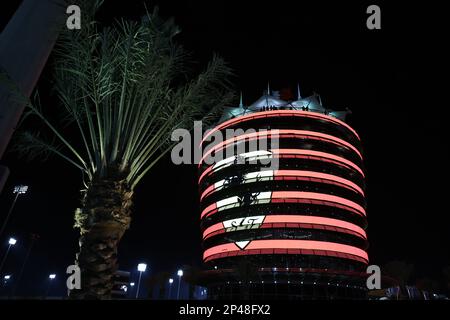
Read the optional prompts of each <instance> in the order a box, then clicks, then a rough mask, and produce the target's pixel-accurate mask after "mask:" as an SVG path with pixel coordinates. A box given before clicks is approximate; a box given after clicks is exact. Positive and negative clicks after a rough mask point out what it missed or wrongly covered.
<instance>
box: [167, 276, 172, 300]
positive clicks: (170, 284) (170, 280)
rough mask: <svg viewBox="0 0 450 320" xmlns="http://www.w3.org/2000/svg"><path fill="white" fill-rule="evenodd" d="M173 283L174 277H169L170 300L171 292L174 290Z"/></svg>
mask: <svg viewBox="0 0 450 320" xmlns="http://www.w3.org/2000/svg"><path fill="white" fill-rule="evenodd" d="M172 283H173V279H172V278H170V279H169V295H168V297H167V299H169V300H170V297H171V292H172Z"/></svg>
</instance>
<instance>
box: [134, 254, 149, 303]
mask: <svg viewBox="0 0 450 320" xmlns="http://www.w3.org/2000/svg"><path fill="white" fill-rule="evenodd" d="M137 269H138V271H139V281H138V285H137V290H136V299H137V298H138V297H139V289H140V287H141V276H142V272H145V270H147V265H146V264H145V263H139V264H138V266H137Z"/></svg>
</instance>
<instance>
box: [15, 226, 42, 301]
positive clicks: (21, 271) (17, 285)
mask: <svg viewBox="0 0 450 320" xmlns="http://www.w3.org/2000/svg"><path fill="white" fill-rule="evenodd" d="M37 237H38V236H37V235H35V234H33V235H32V236H31V244H30V247H29V248H28V251H27V255H26V256H25V260H24V261H23V263H22V267H21V268H20V272H19V275H18V276H17V280H16V281H14V283H15V284H14V286H13V289H12V292H11V295H12V296H14V294H15V293H16V291H17V289H18V288H19V283H20V280H21V279H22V275H23V271H24V270H25V266H26V264H27V262H28V258H29V257H30V253H31V249H32V248H33V245H34V242H35V241H36V239H37Z"/></svg>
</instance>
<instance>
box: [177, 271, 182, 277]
mask: <svg viewBox="0 0 450 320" xmlns="http://www.w3.org/2000/svg"><path fill="white" fill-rule="evenodd" d="M177 276H179V277H182V276H183V270H181V269H180V270H178V272H177Z"/></svg>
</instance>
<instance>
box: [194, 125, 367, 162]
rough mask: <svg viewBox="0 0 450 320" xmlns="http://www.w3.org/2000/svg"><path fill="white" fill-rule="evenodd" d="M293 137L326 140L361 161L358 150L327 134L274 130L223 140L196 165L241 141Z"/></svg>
mask: <svg viewBox="0 0 450 320" xmlns="http://www.w3.org/2000/svg"><path fill="white" fill-rule="evenodd" d="M290 135H292V136H294V137H296V138H297V137H303V138H307V139H314V140H327V141H329V142H331V143H334V144H336V145H339V146H343V147H346V148H349V149H351V150H353V151H354V152H355V153H356V154H357V155H358V156H359V157H360V158H361V159H362V155H361V152H359V150H358V149H356V148H355V147H354V146H353V145H351V144H350V143H348V142H347V141H344V140H342V139H339V138H336V137H334V136H331V135H329V134H325V133H320V132H314V131H307V130H286V129H281V130H275V132H274V133H271V131H270V130H268V131H261V132H252V133H247V134H243V135H240V136H237V137H233V138H231V139H228V140H225V141H223V142H220V143H218V144H217V145H215V146H214V147H212V148H211V149H209V150H208V151H207V152H206V153H205V154H204V155H203V157H202V158H201V160H200V163H199V164H198V166H199V167H200V166H201V164H202V163H203V161H204V160H205V158H206V157H207V156H209V155H210V154H211V153H212V152H213V151H217V150H219V149H223V148H226V147H227V146H229V145H231V144H233V143H235V142H238V141H241V140H254V139H259V138H261V137H263V138H270V137H272V136H276V137H283V136H290Z"/></svg>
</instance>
